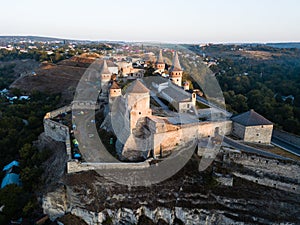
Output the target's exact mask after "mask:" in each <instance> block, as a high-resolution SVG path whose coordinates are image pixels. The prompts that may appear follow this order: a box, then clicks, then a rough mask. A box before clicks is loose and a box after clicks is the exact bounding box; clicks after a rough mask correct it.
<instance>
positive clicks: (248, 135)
mask: <svg viewBox="0 0 300 225" xmlns="http://www.w3.org/2000/svg"><path fill="white" fill-rule="evenodd" d="M231 120H232V121H233V125H232V134H233V135H235V136H237V137H239V138H241V139H242V140H243V141H245V142H252V143H261V144H270V143H271V137H272V132H273V123H272V122H270V121H269V120H267V119H266V118H264V117H263V116H262V115H260V114H258V113H257V112H255V111H254V110H253V109H251V110H250V111H248V112H245V113H242V114H239V115H236V116H233V117H231Z"/></svg>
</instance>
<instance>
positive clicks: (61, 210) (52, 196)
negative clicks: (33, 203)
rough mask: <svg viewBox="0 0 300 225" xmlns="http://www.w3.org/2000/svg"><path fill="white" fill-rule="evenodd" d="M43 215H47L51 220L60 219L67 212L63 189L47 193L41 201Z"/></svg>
mask: <svg viewBox="0 0 300 225" xmlns="http://www.w3.org/2000/svg"><path fill="white" fill-rule="evenodd" d="M42 207H43V210H44V213H45V214H47V215H49V218H50V219H51V220H55V219H56V218H58V217H61V216H63V215H64V214H65V212H66V211H67V201H66V192H65V190H64V187H60V188H57V189H56V190H55V191H53V192H48V193H47V194H46V195H45V196H44V197H43V199H42Z"/></svg>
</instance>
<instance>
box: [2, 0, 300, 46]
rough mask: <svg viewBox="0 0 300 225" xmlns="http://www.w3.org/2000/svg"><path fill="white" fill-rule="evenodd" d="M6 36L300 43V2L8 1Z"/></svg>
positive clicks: (4, 10) (4, 7)
mask: <svg viewBox="0 0 300 225" xmlns="http://www.w3.org/2000/svg"><path fill="white" fill-rule="evenodd" d="M0 7H1V13H0V35H37V36H48V37H59V38H65V39H82V40H123V41H152V42H171V43H208V42H210V43H246V42H255V43H256V42H300V12H299V11H300V1H299V0H148V1H142V0H139V1H138V0H84V1H83V0H80V1H79V0H73V1H71V0H51V1H41V0H39V1H38V0H26V1H24V0H2V1H1V3H0Z"/></svg>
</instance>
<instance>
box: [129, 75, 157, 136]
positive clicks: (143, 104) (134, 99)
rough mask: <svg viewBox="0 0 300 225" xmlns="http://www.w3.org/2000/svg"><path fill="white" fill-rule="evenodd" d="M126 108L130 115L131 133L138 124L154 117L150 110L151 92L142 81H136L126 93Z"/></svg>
mask: <svg viewBox="0 0 300 225" xmlns="http://www.w3.org/2000/svg"><path fill="white" fill-rule="evenodd" d="M126 108H127V111H128V114H129V121H130V122H129V124H130V133H132V130H133V129H135V128H136V126H137V122H138V121H139V120H140V119H142V118H145V117H146V116H151V115H152V110H151V109H150V91H149V89H148V88H146V87H145V85H144V84H143V83H142V82H141V81H140V80H136V81H134V82H133V83H132V84H131V85H130V86H129V87H128V89H127V91H126Z"/></svg>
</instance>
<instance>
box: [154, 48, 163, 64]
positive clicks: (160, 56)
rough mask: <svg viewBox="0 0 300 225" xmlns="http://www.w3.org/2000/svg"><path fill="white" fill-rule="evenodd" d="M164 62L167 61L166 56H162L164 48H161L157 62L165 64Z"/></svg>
mask: <svg viewBox="0 0 300 225" xmlns="http://www.w3.org/2000/svg"><path fill="white" fill-rule="evenodd" d="M163 63H165V62H164V58H163V56H162V50H161V49H160V50H159V54H158V58H157V61H156V64H163Z"/></svg>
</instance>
